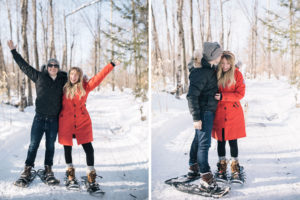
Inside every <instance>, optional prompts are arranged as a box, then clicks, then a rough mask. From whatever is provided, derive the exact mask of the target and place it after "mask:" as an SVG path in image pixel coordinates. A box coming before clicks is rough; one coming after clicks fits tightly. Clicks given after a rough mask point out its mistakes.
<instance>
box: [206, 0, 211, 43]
mask: <svg viewBox="0 0 300 200" xmlns="http://www.w3.org/2000/svg"><path fill="white" fill-rule="evenodd" d="M207 12H208V13H207V14H208V18H207V24H208V26H207V38H206V41H208V42H209V41H211V40H212V38H211V24H210V18H211V16H210V13H211V12H210V0H207Z"/></svg>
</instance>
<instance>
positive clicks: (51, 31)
mask: <svg viewBox="0 0 300 200" xmlns="http://www.w3.org/2000/svg"><path fill="white" fill-rule="evenodd" d="M49 8H50V24H51V26H50V33H51V41H50V58H56V52H55V43H54V16H53V1H52V0H49Z"/></svg>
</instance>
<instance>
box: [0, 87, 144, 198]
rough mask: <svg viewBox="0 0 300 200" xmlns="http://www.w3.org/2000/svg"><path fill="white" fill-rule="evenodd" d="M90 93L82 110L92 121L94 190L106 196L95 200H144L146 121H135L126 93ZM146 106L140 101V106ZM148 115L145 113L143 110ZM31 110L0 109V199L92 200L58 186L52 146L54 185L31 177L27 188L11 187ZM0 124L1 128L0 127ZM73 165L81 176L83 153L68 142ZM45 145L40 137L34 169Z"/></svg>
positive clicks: (59, 157) (60, 160)
mask: <svg viewBox="0 0 300 200" xmlns="http://www.w3.org/2000/svg"><path fill="white" fill-rule="evenodd" d="M105 89H106V88H104V89H102V90H103V91H100V92H99V93H91V94H90V95H89V98H88V101H87V109H88V111H89V113H90V116H91V119H92V123H93V134H94V142H93V146H94V152H95V168H96V170H97V172H98V175H101V176H102V177H103V179H98V182H99V183H100V186H101V187H102V189H103V190H104V191H105V192H106V193H105V195H104V197H102V198H101V199H124V200H125V199H129V200H130V199H146V198H147V197H148V151H147V149H148V142H147V140H148V139H147V137H148V136H147V135H148V129H147V123H148V122H147V121H144V122H142V121H141V120H140V111H139V106H140V105H142V103H141V102H138V100H135V99H134V97H133V95H131V92H130V91H125V92H123V93H121V92H110V91H108V90H105ZM143 105H144V107H147V105H146V103H143ZM146 112H148V111H146ZM33 116H34V108H33V107H30V108H27V109H26V112H25V113H19V112H18V110H17V109H16V108H12V107H10V106H6V105H1V107H0V118H1V119H0V120H1V126H0V141H1V146H0V150H1V154H0V160H1V161H2V162H1V164H0V199H26V200H27V199H30V200H37V199H47V200H48V199H53V200H54V199H72V200H77V199H78V200H79V199H95V197H92V196H90V195H89V194H87V193H86V192H84V191H81V192H76V191H67V190H66V189H65V187H64V186H63V183H62V182H63V178H64V174H65V160H64V153H63V148H62V146H61V145H60V144H58V143H56V152H55V157H54V166H53V171H54V173H55V175H56V176H57V177H58V178H59V179H60V180H61V184H60V186H56V187H49V186H46V185H45V184H43V183H42V182H41V181H40V179H39V178H38V177H37V178H36V179H35V180H34V182H33V183H32V185H31V186H30V187H29V188H27V189H22V188H17V187H15V186H14V185H13V184H12V183H13V182H14V181H15V180H16V179H17V178H18V176H19V174H20V173H21V171H22V169H23V166H24V161H25V158H26V154H27V148H28V145H29V138H30V136H29V135H30V128H31V123H32V120H33ZM2 124H3V125H2ZM73 142H74V146H73V164H74V166H75V169H76V176H77V178H80V176H84V175H86V174H85V173H86V161H85V159H86V158H85V153H84V151H83V149H82V147H81V146H77V143H76V141H75V140H74V141H73ZM44 144H45V141H44V139H42V141H41V144H40V149H39V151H38V154H37V159H36V163H35V165H36V169H39V168H41V167H42V166H43V162H44V150H45V147H44Z"/></svg>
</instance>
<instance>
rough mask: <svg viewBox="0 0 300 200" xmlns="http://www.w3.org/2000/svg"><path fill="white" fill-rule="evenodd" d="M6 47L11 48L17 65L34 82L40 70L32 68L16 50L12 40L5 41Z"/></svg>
mask: <svg viewBox="0 0 300 200" xmlns="http://www.w3.org/2000/svg"><path fill="white" fill-rule="evenodd" d="M7 45H8V47H9V48H10V50H11V53H12V55H13V57H14V60H15V61H16V63H17V64H18V65H19V67H20V69H21V70H22V71H23V72H24V73H25V74H26V75H27V76H28V77H29V78H30V79H31V80H32V81H33V82H36V81H37V79H38V76H39V74H40V73H41V72H40V71H38V70H36V69H34V68H33V67H32V66H30V65H29V64H28V63H27V62H26V61H25V60H24V59H23V58H22V56H21V55H20V54H19V53H18V52H17V50H16V45H14V43H13V41H11V40H9V41H8V42H7Z"/></svg>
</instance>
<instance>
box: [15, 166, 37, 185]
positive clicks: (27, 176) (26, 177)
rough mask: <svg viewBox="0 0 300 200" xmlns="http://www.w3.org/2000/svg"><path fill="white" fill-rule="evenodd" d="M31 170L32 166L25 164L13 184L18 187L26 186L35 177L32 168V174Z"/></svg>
mask: <svg viewBox="0 0 300 200" xmlns="http://www.w3.org/2000/svg"><path fill="white" fill-rule="evenodd" d="M31 170H32V166H25V167H24V171H23V172H22V174H21V176H20V178H19V179H18V180H17V181H16V182H15V183H14V185H16V186H19V187H28V185H29V184H30V183H31V182H32V181H33V179H34V178H35V171H34V170H33V172H34V174H32V172H31Z"/></svg>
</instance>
